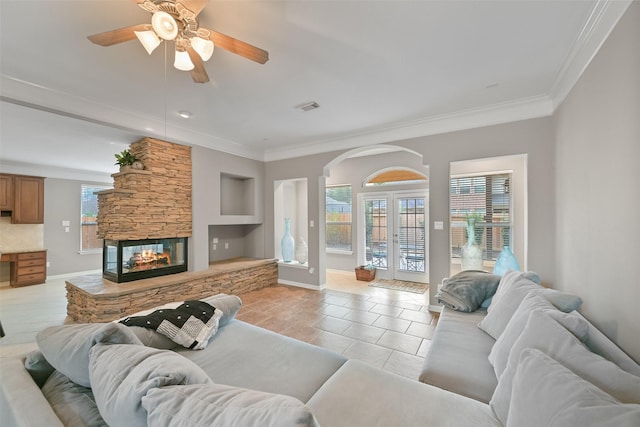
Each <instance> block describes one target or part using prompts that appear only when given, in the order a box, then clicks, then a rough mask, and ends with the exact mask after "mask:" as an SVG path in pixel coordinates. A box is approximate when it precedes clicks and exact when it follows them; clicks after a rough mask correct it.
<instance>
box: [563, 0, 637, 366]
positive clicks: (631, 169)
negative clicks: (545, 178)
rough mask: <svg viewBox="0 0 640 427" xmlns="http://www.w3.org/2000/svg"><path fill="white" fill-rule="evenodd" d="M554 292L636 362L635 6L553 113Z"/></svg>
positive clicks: (631, 7)
mask: <svg viewBox="0 0 640 427" xmlns="http://www.w3.org/2000/svg"><path fill="white" fill-rule="evenodd" d="M554 123H555V132H556V144H557V146H556V175H557V195H556V203H555V205H556V208H555V212H556V220H557V225H556V229H557V233H556V238H555V242H556V251H557V260H558V264H557V267H556V271H557V278H556V280H555V282H554V287H556V288H558V289H562V290H565V291H568V292H573V293H576V294H578V295H580V296H581V297H582V298H583V299H584V304H583V306H582V308H581V311H582V312H583V313H584V314H585V315H586V316H587V317H588V318H589V319H591V320H592V321H593V322H594V323H595V324H596V326H597V327H598V328H599V329H601V330H602V331H603V332H604V333H605V334H607V335H608V336H609V337H610V338H612V339H613V340H614V341H616V342H617V343H618V344H619V345H620V346H621V347H622V348H623V349H624V350H626V351H627V352H628V353H629V354H630V355H631V356H632V357H634V358H635V359H636V361H638V362H640V309H639V308H638V307H639V304H640V275H638V264H639V261H640V245H639V242H640V216H639V215H640V214H639V213H640V184H639V183H640V167H639V163H640V3H639V2H633V3H632V5H631V6H630V7H629V9H628V10H627V12H626V14H625V15H624V16H623V18H622V19H621V21H620V22H619V23H618V25H617V26H616V28H615V29H614V30H613V32H612V33H611V35H610V36H609V38H608V39H607V41H606V42H605V43H604V45H603V46H602V48H601V49H600V51H599V52H598V53H597V55H596V56H595V58H594V59H593V61H592V62H591V64H590V65H589V66H588V68H587V69H586V70H585V72H584V74H583V75H582V77H581V78H580V80H579V82H578V84H577V85H576V86H574V88H573V90H572V91H571V92H570V94H569V96H568V97H567V98H566V99H565V101H564V103H563V104H562V106H561V107H560V108H559V109H558V110H557V112H556V113H555V115H554Z"/></svg>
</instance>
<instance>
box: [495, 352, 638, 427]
mask: <svg viewBox="0 0 640 427" xmlns="http://www.w3.org/2000/svg"><path fill="white" fill-rule="evenodd" d="M538 426H548V427H565V426H583V427H584V426H598V427H619V426H640V404H623V403H621V402H620V401H618V400H616V399H615V398H614V397H613V396H611V395H609V394H607V393H605V392H603V391H602V390H600V389H599V388H598V387H596V386H594V385H593V384H591V383H589V382H588V381H585V380H584V379H583V378H581V377H579V376H578V375H576V374H574V373H573V372H572V371H571V370H569V369H567V368H566V367H565V366H563V365H561V364H560V363H558V362H557V361H555V360H554V359H552V358H551V357H549V356H547V355H546V354H544V353H542V352H541V351H539V350H535V349H531V348H528V349H524V350H523V351H522V352H521V353H520V359H519V361H518V367H517V369H516V374H515V377H514V379H513V393H512V396H511V405H510V409H509V419H508V422H507V427H538Z"/></svg>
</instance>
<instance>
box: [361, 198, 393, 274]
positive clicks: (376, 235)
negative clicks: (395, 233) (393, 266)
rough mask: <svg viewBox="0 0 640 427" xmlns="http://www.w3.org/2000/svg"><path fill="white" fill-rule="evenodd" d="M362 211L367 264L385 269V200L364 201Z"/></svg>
mask: <svg viewBox="0 0 640 427" xmlns="http://www.w3.org/2000/svg"><path fill="white" fill-rule="evenodd" d="M364 211H365V214H364V216H365V248H366V259H367V263H371V264H373V265H374V266H375V267H377V268H387V200H386V199H373V200H365V202H364Z"/></svg>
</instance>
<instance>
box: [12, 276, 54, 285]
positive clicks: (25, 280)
mask: <svg viewBox="0 0 640 427" xmlns="http://www.w3.org/2000/svg"><path fill="white" fill-rule="evenodd" d="M46 279H47V277H46V275H45V274H43V273H34V274H26V275H24V276H18V277H16V284H15V285H16V286H23V285H27V284H28V285H35V284H38V283H44V282H45V280H46Z"/></svg>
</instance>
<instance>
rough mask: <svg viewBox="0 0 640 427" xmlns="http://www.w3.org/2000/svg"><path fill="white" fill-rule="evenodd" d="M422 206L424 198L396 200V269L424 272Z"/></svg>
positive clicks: (423, 218)
mask: <svg viewBox="0 0 640 427" xmlns="http://www.w3.org/2000/svg"><path fill="white" fill-rule="evenodd" d="M424 208H425V206H424V198H404V199H399V201H398V231H397V239H398V264H397V269H398V270H401V271H414V272H420V273H424V272H425V268H426V266H425V256H424V254H425V239H424V234H425V231H424V227H425V211H424Z"/></svg>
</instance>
